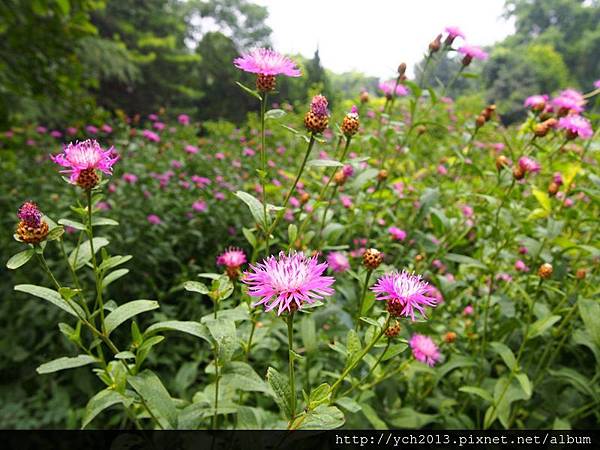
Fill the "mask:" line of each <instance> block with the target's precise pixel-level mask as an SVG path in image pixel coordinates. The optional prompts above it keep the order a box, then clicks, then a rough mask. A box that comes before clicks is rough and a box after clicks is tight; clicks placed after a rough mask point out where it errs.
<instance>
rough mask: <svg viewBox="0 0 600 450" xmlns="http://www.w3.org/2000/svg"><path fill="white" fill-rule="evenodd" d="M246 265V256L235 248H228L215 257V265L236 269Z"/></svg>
mask: <svg viewBox="0 0 600 450" xmlns="http://www.w3.org/2000/svg"><path fill="white" fill-rule="evenodd" d="M242 264H246V254H245V253H244V252H243V251H242V250H240V249H239V248H237V247H229V248H228V249H227V250H225V252H223V253H221V254H220V255H219V256H218V257H217V265H219V266H226V267H229V268H231V269H237V268H238V267H240V266H241V265H242Z"/></svg>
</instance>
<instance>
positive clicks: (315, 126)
mask: <svg viewBox="0 0 600 450" xmlns="http://www.w3.org/2000/svg"><path fill="white" fill-rule="evenodd" d="M327 106H328V102H327V99H326V98H325V97H324V96H323V95H315V96H314V97H313V99H312V102H311V104H310V111H308V112H307V113H306V115H305V116H304V126H305V127H306V129H307V130H308V131H310V132H311V133H313V134H319V133H322V132H323V131H325V129H326V128H327V125H329V111H328V110H327Z"/></svg>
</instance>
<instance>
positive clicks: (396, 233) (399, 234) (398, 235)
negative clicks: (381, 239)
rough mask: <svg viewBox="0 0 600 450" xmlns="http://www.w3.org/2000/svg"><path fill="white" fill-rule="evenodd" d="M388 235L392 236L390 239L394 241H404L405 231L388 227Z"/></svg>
mask: <svg viewBox="0 0 600 450" xmlns="http://www.w3.org/2000/svg"><path fill="white" fill-rule="evenodd" d="M388 233H390V234H391V235H392V239H393V240H395V241H403V240H404V239H406V231H404V230H401V229H400V228H398V227H389V228H388Z"/></svg>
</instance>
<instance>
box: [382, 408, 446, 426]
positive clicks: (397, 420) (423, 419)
mask: <svg viewBox="0 0 600 450" xmlns="http://www.w3.org/2000/svg"><path fill="white" fill-rule="evenodd" d="M436 419H437V415H433V414H423V413H420V412H418V411H415V410H414V409H412V408H400V409H399V410H398V411H396V412H395V413H393V414H392V415H391V416H390V417H389V418H388V419H387V421H388V422H389V423H390V424H391V425H393V426H394V427H398V428H411V429H417V428H423V427H424V426H425V425H427V424H430V423H431V422H434V421H435V420H436Z"/></svg>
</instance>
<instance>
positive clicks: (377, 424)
mask: <svg viewBox="0 0 600 450" xmlns="http://www.w3.org/2000/svg"><path fill="white" fill-rule="evenodd" d="M360 407H361V410H362V413H363V414H364V415H365V417H366V418H367V420H368V421H369V423H370V424H371V425H373V428H375V429H376V430H387V429H388V426H387V424H386V423H385V422H384V421H383V420H381V419H380V417H379V416H378V415H377V412H376V411H375V410H374V409H373V408H372V407H371V405H369V404H368V403H361V404H360Z"/></svg>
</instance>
